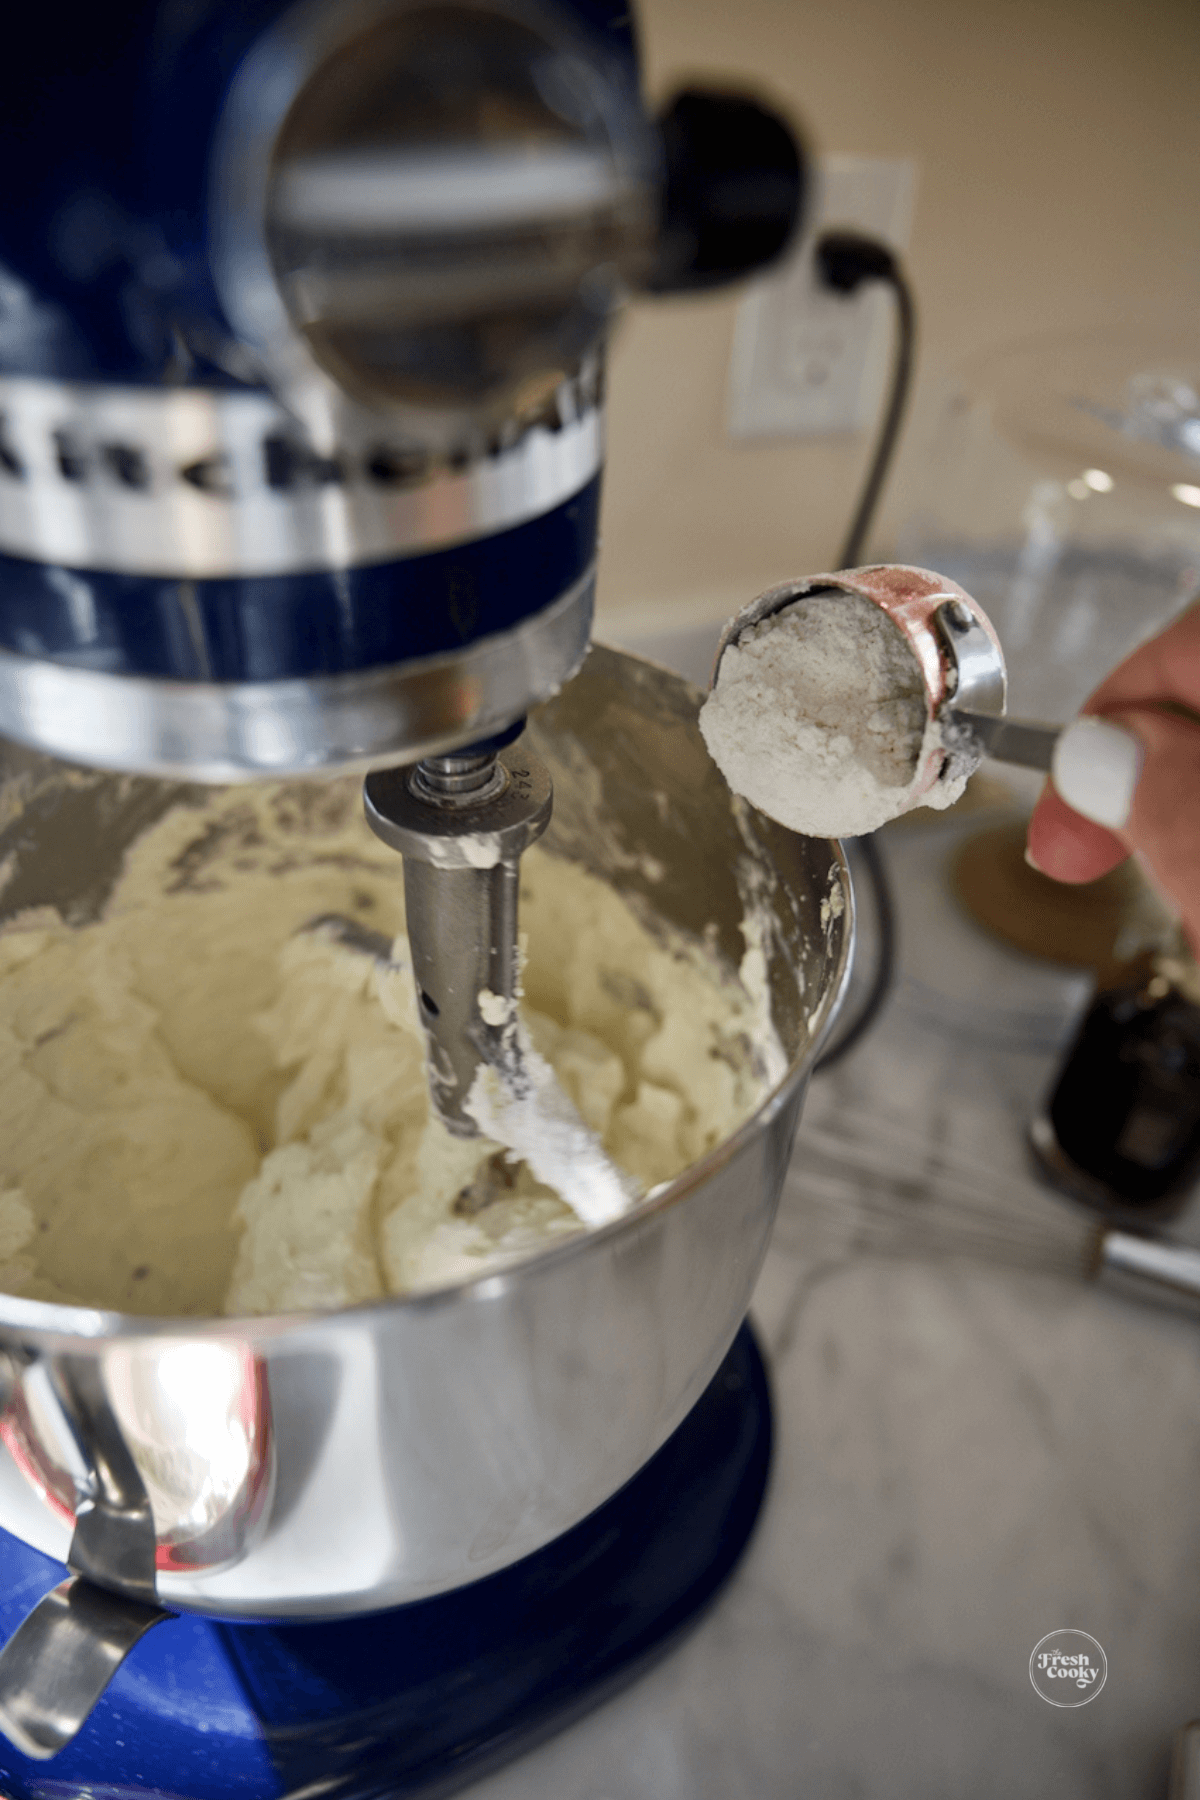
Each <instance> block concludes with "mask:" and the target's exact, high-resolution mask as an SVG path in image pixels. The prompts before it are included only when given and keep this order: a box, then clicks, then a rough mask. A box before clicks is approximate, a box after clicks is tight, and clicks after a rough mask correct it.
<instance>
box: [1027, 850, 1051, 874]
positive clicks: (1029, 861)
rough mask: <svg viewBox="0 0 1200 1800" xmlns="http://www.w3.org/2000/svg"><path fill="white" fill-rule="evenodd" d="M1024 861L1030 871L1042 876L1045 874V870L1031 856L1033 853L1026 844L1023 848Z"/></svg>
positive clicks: (1034, 857) (1033, 856)
mask: <svg viewBox="0 0 1200 1800" xmlns="http://www.w3.org/2000/svg"><path fill="white" fill-rule="evenodd" d="M1025 861H1026V863H1027V864H1028V866H1029V867H1030V868H1031V869H1032V870H1034V872H1035V873H1036V874H1038V875H1044V874H1045V873H1046V871H1045V869H1043V867H1042V865H1041V863H1040V862H1039V861H1038V860H1037V857H1036V856H1035V855H1034V854H1033V851H1032V850H1031V849H1030V848H1029V845H1028V844H1026V846H1025Z"/></svg>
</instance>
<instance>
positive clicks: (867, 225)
mask: <svg viewBox="0 0 1200 1800" xmlns="http://www.w3.org/2000/svg"><path fill="white" fill-rule="evenodd" d="M915 190H916V164H915V163H913V162H911V161H908V160H907V159H904V160H900V159H888V158H884V157H874V156H827V157H823V158H822V159H821V162H820V165H819V169H818V180H817V204H816V207H815V209H814V217H813V219H812V222H811V223H810V225H809V227H808V229H807V230H806V231H805V232H804V234H803V236H802V237H801V239H800V241H799V243H798V244H797V245H796V248H795V249H794V250H793V251H792V253H791V254H790V255H789V256H788V258H787V260H786V261H785V262H784V263H782V264H781V265H780V266H778V267H777V268H775V269H773V270H772V271H771V273H770V274H769V275H764V276H762V277H760V279H759V280H757V281H756V282H754V283H753V285H752V286H751V287H750V289H749V291H748V292H747V294H746V296H745V298H744V299H743V301H742V304H741V306H740V307H739V309H738V316H737V327H736V330H735V332H734V341H733V361H732V364H731V367H730V372H729V430H730V433H731V434H732V436H734V437H779V436H785V437H822V436H824V435H826V434H827V433H832V432H843V431H861V430H862V429H863V428H864V427H865V426H866V425H868V424H870V423H871V422H872V421H873V419H874V417H875V413H876V411H877V408H878V404H879V396H880V393H881V391H882V388H883V383H884V379H885V376H886V372H887V366H888V358H889V347H890V344H891V334H892V331H893V329H894V324H893V302H892V297H891V295H890V294H889V293H888V292H887V291H886V289H884V288H883V287H882V286H881V284H880V283H878V282H867V283H864V285H863V286H862V287H861V288H859V290H858V292H857V293H856V294H838V293H835V292H834V291H833V290H832V289H830V288H827V287H826V286H825V285H824V283H823V282H822V281H821V278H820V276H819V275H818V273H817V269H816V266H815V261H814V255H813V251H814V246H815V244H816V241H817V239H818V238H819V237H820V236H821V234H822V233H823V232H825V231H828V230H830V229H834V228H837V227H845V228H846V229H847V230H851V231H861V232H864V233H866V234H868V235H869V236H871V237H877V238H882V239H883V241H884V242H885V243H886V244H888V245H889V246H890V247H891V248H892V249H893V250H903V249H905V248H906V247H907V244H908V237H909V232H910V230H911V227H912V210H913V199H914V195H915Z"/></svg>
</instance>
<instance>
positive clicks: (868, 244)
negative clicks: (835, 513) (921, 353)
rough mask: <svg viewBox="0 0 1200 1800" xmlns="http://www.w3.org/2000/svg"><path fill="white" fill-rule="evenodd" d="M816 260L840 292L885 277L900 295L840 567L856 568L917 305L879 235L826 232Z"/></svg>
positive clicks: (878, 487)
mask: <svg viewBox="0 0 1200 1800" xmlns="http://www.w3.org/2000/svg"><path fill="white" fill-rule="evenodd" d="M816 261H817V268H818V270H819V271H820V274H821V276H822V277H823V279H824V281H825V285H826V287H831V288H833V289H834V290H835V291H836V292H837V293H839V294H846V295H850V294H854V293H857V291H858V289H859V288H860V287H861V286H862V284H863V282H864V281H883V282H886V283H887V285H888V286H889V287H890V288H891V290H892V292H893V293H894V294H895V296H896V348H895V354H894V356H893V359H892V381H891V392H890V394H889V396H888V403H887V407H886V410H885V412H884V415H883V423H882V425H881V426H880V428H879V439H878V442H877V443H876V445H875V454H874V456H873V457H872V458H871V465H870V468H869V469H868V470H867V479H866V481H865V482H864V483H863V490H862V494H861V495H860V497H859V502H858V507H857V509H856V511H855V514H854V518H853V519H852V520H851V522H850V529H849V531H848V533H847V535H846V542H845V544H844V545H843V546H842V551H841V555H840V556H839V557H838V562H837V566H838V568H839V569H853V568H856V567H857V566H858V564H859V563H860V562H861V560H862V552H863V545H864V544H865V542H866V539H867V533H868V532H869V531H870V529H871V521H872V520H873V519H874V517H875V508H876V507H877V506H878V504H879V496H880V494H881V492H882V491H883V484H884V482H885V481H886V480H887V476H888V470H889V468H890V467H891V462H892V455H893V452H894V451H895V448H896V440H897V438H898V437H899V436H900V426H901V424H902V423H903V420H904V409H905V407H906V406H907V404H908V390H909V387H910V386H911V383H912V371H913V362H914V359H915V356H916V347H917V309H916V306H915V304H914V301H913V297H912V290H911V289H910V287H909V285H908V282H907V280H906V278H905V275H904V271H903V269H902V268H901V267H900V263H899V260H898V258H897V257H896V255H895V253H894V252H893V251H891V250H889V249H888V246H887V245H886V244H881V243H879V242H878V241H877V240H876V239H875V238H869V237H860V236H859V234H858V233H857V232H854V231H827V232H826V233H825V235H824V237H822V238H820V239H819V240H818V242H817V250H816Z"/></svg>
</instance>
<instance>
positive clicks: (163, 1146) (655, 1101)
mask: <svg viewBox="0 0 1200 1800" xmlns="http://www.w3.org/2000/svg"><path fill="white" fill-rule="evenodd" d="M314 795H315V796H317V798H315V799H314ZM299 813H302V814H303V817H302V818H301V817H299V816H298V814H299ZM329 912H332V913H340V914H346V915H349V916H351V917H354V918H357V919H359V920H361V921H362V922H363V923H364V924H366V925H369V926H370V927H372V928H373V929H375V930H377V931H383V932H384V933H386V934H387V935H389V936H391V935H393V934H396V933H399V932H400V931H401V930H402V927H403V900H402V885H401V867H400V861H399V858H398V857H396V856H395V855H394V854H393V853H391V852H390V851H388V850H386V849H385V848H384V847H383V846H382V845H380V844H379V843H378V842H377V840H375V839H374V838H373V837H372V835H371V833H370V832H369V831H368V829H367V827H366V825H365V823H363V821H362V819H361V817H360V813H359V800H358V793H357V786H356V784H354V783H341V784H333V785H330V786H328V787H324V788H319V789H313V788H309V789H307V790H299V789H296V788H262V789H256V790H253V791H250V790H247V791H243V792H238V793H233V794H227V795H224V796H221V797H219V798H218V799H215V800H213V801H211V802H210V803H209V804H208V805H207V806H206V807H205V808H203V809H196V810H193V809H189V808H186V807H182V808H179V809H177V810H176V811H175V812H173V813H171V814H169V815H168V816H167V817H166V818H165V819H164V820H163V821H162V822H161V823H160V824H159V825H158V826H156V827H155V828H154V829H153V830H152V831H150V832H149V833H147V834H146V835H145V837H143V838H142V839H141V840H140V841H139V843H138V844H137V845H136V846H135V847H134V850H133V851H132V853H131V855H130V857H129V860H128V864H127V868H126V872H125V875H124V877H123V879H122V881H121V883H120V884H119V886H118V889H117V891H116V893H115V894H114V896H113V898H112V901H111V902H110V904H109V906H108V908H107V910H106V914H105V917H104V918H103V919H102V920H101V921H100V922H99V923H98V924H95V925H91V926H87V927H84V928H81V929H72V928H69V927H68V926H66V925H64V924H63V923H62V921H61V920H60V919H59V918H58V917H57V915H56V914H53V913H51V912H48V911H42V912H40V913H38V914H36V915H32V914H27V915H25V916H23V917H22V918H20V919H18V920H16V921H14V923H13V924H11V925H10V926H8V927H6V928H5V929H4V931H3V932H2V933H0V1287H3V1288H4V1289H7V1290H8V1291H10V1292H15V1293H21V1294H26V1295H29V1296H30V1297H35V1298H40V1299H46V1300H58V1301H65V1302H70V1303H76V1304H87V1305H94V1306H102V1307H112V1308H117V1309H120V1310H122V1311H128V1312H137V1313H146V1314H160V1315H162V1314H171V1315H176V1314H178V1315H191V1316H197V1315H205V1314H214V1313H220V1312H222V1311H224V1312H228V1313H231V1314H235V1315H236V1314H243V1313H264V1312H274V1311H289V1310H298V1309H308V1308H326V1307H337V1306H344V1305H347V1304H351V1303H353V1302H356V1301H364V1300H370V1299H373V1298H376V1297H378V1296H380V1295H383V1294H387V1293H403V1292H409V1291H412V1290H414V1289H419V1288H429V1287H435V1286H439V1285H442V1284H445V1283H447V1282H451V1281H456V1280H458V1279H460V1278H462V1277H464V1276H469V1275H475V1274H478V1273H480V1272H481V1271H483V1270H485V1269H487V1268H490V1267H494V1266H501V1265H503V1264H504V1263H505V1262H507V1261H510V1260H512V1259H514V1258H517V1257H521V1256H526V1255H528V1254H530V1253H531V1252H532V1251H536V1250H537V1249H539V1248H541V1247H543V1246H545V1245H547V1244H550V1243H553V1242H554V1241H555V1240H557V1239H560V1238H562V1237H563V1236H566V1235H569V1234H572V1233H574V1232H577V1231H578V1230H580V1229H581V1227H580V1224H579V1221H578V1220H577V1218H576V1217H575V1215H574V1214H573V1213H572V1212H571V1211H570V1209H569V1208H568V1207H567V1206H566V1205H565V1204H564V1202H563V1201H562V1200H561V1199H560V1198H559V1196H558V1194H557V1193H555V1192H554V1191H553V1190H552V1189H551V1188H549V1187H546V1186H544V1185H543V1184H542V1183H540V1182H539V1181H537V1180H536V1179H535V1178H534V1177H533V1176H532V1175H531V1174H530V1172H529V1169H528V1167H527V1166H526V1165H524V1164H521V1165H514V1164H513V1162H512V1161H511V1160H510V1159H508V1158H506V1157H505V1155H504V1154H503V1153H502V1152H500V1151H499V1150H498V1148H497V1146H496V1145H495V1144H492V1143H489V1142H487V1141H486V1140H473V1141H466V1142H464V1141H463V1140H459V1139H455V1138H452V1137H451V1136H450V1135H449V1134H448V1133H447V1132H446V1131H445V1130H444V1128H443V1127H442V1126H441V1124H440V1123H439V1122H438V1121H437V1120H436V1118H434V1117H433V1116H431V1113H430V1109H429V1104H428V1098H427V1090H426V1081H425V1068H424V1057H423V1044H422V1040H421V1035H420V1032H419V1029H418V1026H417V1019H416V1012H415V1005H414V1000H413V993H412V979H411V974H410V972H409V969H408V967H407V964H406V961H405V957H406V949H407V947H406V945H405V943H404V941H403V939H402V938H401V939H399V941H398V943H397V945H396V948H395V950H394V952H393V955H394V958H395V959H396V961H397V963H398V965H399V966H394V967H392V968H390V969H386V968H383V967H381V966H380V965H378V964H377V963H376V962H374V961H373V960H372V959H371V958H370V957H368V956H365V955H363V954H361V953H359V952H356V951H353V950H350V949H347V948H345V947H344V946H342V945H339V944H337V943H335V942H332V941H330V940H329V939H328V938H326V937H323V936H320V935H317V934H313V933H307V932H304V931H302V930H301V929H300V928H301V927H302V926H303V925H305V924H306V923H307V922H308V921H310V920H311V919H313V918H314V917H316V916H318V915H320V914H322V913H329ZM521 925H522V931H523V935H525V936H526V937H527V941H528V962H527V967H526V970H525V977H524V980H525V990H526V997H525V1001H524V1005H523V1015H524V1021H525V1027H526V1029H527V1030H528V1032H529V1034H530V1037H531V1040H532V1043H533V1045H534V1046H535V1047H536V1050H537V1051H538V1053H539V1054H540V1055H542V1056H544V1057H545V1058H547V1059H548V1061H549V1062H550V1064H551V1065H552V1066H553V1068H554V1070H555V1072H556V1074H557V1077H558V1080H559V1081H560V1082H561V1084H562V1086H563V1088H564V1089H565V1091H566V1092H567V1094H568V1095H569V1096H570V1098H571V1100H572V1101H573V1102H574V1104H575V1106H576V1107H577V1108H578V1110H579V1113H580V1115H581V1116H582V1118H583V1120H584V1122H585V1124H586V1125H587V1126H588V1127H589V1128H590V1129H591V1130H592V1131H594V1132H595V1133H596V1134H597V1135H598V1136H599V1138H600V1140H601V1142H602V1143H603V1146H604V1149H605V1150H606V1152H607V1153H608V1155H609V1156H610V1157H611V1158H612V1159H613V1160H614V1161H615V1162H616V1163H617V1164H618V1165H619V1166H620V1168H621V1169H622V1170H624V1171H625V1172H626V1174H627V1175H628V1176H629V1177H631V1178H632V1183H631V1185H632V1186H633V1187H634V1189H635V1191H637V1192H644V1191H645V1190H646V1189H648V1188H649V1187H650V1186H652V1185H653V1184H655V1183H656V1182H659V1181H662V1180H665V1179H667V1178H669V1177H671V1176H673V1175H675V1174H677V1173H679V1172H680V1171H681V1170H682V1169H683V1168H685V1167H686V1166H687V1165H688V1164H689V1163H691V1162H693V1161H695V1160H696V1158H697V1157H699V1156H701V1155H703V1154H704V1152H705V1151H707V1150H708V1149H710V1148H712V1147H713V1146H714V1145H715V1144H717V1143H718V1142H719V1141H720V1140H721V1139H722V1138H724V1137H726V1136H727V1135H728V1134H729V1133H730V1132H731V1131H732V1130H734V1129H736V1127H737V1126H738V1125H739V1124H740V1123H741V1122H742V1121H743V1120H744V1119H745V1118H746V1117H747V1116H748V1115H749V1113H750V1112H751V1111H752V1110H753V1109H754V1107H755V1106H756V1105H757V1103H758V1102H759V1100H760V1099H761V1098H762V1097H763V1094H764V1092H765V1091H766V1088H767V1086H768V1082H769V1076H768V1075H767V1074H766V1073H764V1070H766V1069H770V1070H771V1071H772V1072H777V1071H778V1066H779V1062H780V1052H779V1048H778V1045H777V1044H776V1043H774V1042H773V1040H771V1036H770V1030H769V1026H768V1025H767V1024H766V1022H765V1020H764V1016H763V1010H764V1009H763V1002H762V997H761V994H758V995H757V996H756V997H752V996H751V994H750V993H749V992H748V991H747V989H746V988H744V987H743V986H742V985H741V984H740V983H739V982H738V981H737V980H736V979H735V978H734V977H733V976H732V975H730V974H728V973H727V972H724V971H722V969H721V968H720V967H719V966H718V965H717V963H716V961H715V960H714V959H712V958H711V957H710V956H708V955H707V954H705V953H704V952H702V951H701V950H700V949H699V948H698V947H697V946H695V945H692V944H687V943H684V942H683V941H682V940H679V939H671V938H669V937H667V936H663V937H661V938H660V937H656V936H652V935H651V933H650V932H649V931H647V930H646V929H645V928H644V927H643V926H642V925H641V924H640V923H639V921H638V919H637V918H636V917H635V916H634V914H633V912H632V911H631V910H630V909H629V907H628V906H627V905H626V904H625V903H624V902H623V901H622V900H621V899H620V898H619V896H618V895H617V894H616V893H615V892H614V891H613V890H612V889H611V888H609V887H607V886H606V885H604V884H603V883H601V882H600V881H598V880H596V879H595V878H594V877H592V876H590V875H589V874H587V873H586V872H584V871H583V870H581V869H579V868H576V867H574V866H572V865H569V864H566V863H564V862H562V861H560V860H557V859H555V858H554V857H552V856H550V855H549V854H548V853H547V852H545V851H543V850H540V849H534V850H532V851H530V852H528V853H527V855H526V856H525V858H524V859H523V863H522V892H521ZM752 1045H753V1046H757V1047H758V1049H759V1052H760V1054H759V1055H757V1056H756V1055H755V1054H754V1052H753V1051H752V1050H751V1048H750V1046H752ZM731 1047H732V1048H731ZM763 1052H765V1060H764V1056H763V1054H762V1053H763Z"/></svg>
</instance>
